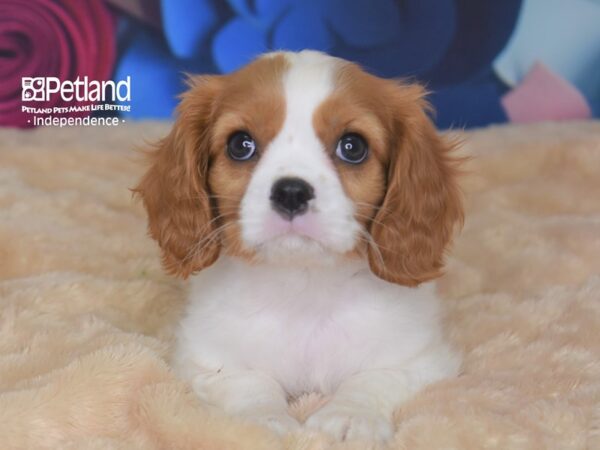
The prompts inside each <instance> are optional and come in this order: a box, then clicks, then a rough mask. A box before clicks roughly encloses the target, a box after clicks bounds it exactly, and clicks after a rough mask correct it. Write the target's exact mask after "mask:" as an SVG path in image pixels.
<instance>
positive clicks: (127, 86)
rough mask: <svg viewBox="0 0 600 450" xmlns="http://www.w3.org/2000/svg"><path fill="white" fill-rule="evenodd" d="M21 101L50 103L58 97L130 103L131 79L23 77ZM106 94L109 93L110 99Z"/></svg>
mask: <svg viewBox="0 0 600 450" xmlns="http://www.w3.org/2000/svg"><path fill="white" fill-rule="evenodd" d="M21 88H22V91H21V100H23V101H24V102H33V101H45V102H47V101H50V99H51V98H52V96H53V95H55V94H58V95H60V97H61V99H62V100H63V101H65V102H70V101H78V102H105V101H113V102H114V101H116V100H118V101H120V102H129V101H131V77H127V79H126V80H121V81H119V82H118V83H115V82H114V81H113V80H107V81H97V80H92V81H90V80H88V77H87V76H86V77H83V80H81V79H79V77H77V79H76V80H75V81H70V80H64V81H60V80H59V79H58V78H56V77H23V78H22V79H21ZM107 93H110V98H109V97H108V95H107Z"/></svg>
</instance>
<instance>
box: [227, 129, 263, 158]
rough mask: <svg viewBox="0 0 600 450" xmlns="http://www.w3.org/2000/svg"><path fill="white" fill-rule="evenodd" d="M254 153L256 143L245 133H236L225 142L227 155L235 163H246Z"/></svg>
mask: <svg viewBox="0 0 600 450" xmlns="http://www.w3.org/2000/svg"><path fill="white" fill-rule="evenodd" d="M255 153H256V142H255V141H254V139H252V136H250V135H249V134H248V133H246V132H245V131H236V132H235V133H233V134H232V135H231V136H230V137H229V140H228V141H227V154H228V155H229V157H230V158H231V159H234V160H236V161H246V160H248V159H250V158H252V156H254V154H255Z"/></svg>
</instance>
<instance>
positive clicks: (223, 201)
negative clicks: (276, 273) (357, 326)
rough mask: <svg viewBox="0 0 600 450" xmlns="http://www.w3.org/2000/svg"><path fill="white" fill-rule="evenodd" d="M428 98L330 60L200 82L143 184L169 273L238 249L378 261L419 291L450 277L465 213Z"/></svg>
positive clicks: (281, 59) (273, 258) (277, 256)
mask: <svg viewBox="0 0 600 450" xmlns="http://www.w3.org/2000/svg"><path fill="white" fill-rule="evenodd" d="M422 95H423V92H422V89H421V88H420V87H418V86H414V85H410V86H402V85H398V84H397V83H394V82H392V81H389V80H382V79H379V78H376V77H374V76H371V75H369V74H367V73H365V72H363V71H362V70H360V69H359V68H358V67H357V66H355V65H353V64H350V63H348V62H345V61H343V60H339V59H336V58H332V57H329V56H326V55H323V54H321V53H317V52H301V53H274V54H270V55H266V56H263V57H262V58H259V59H258V60H256V61H254V62H253V63H251V64H249V65H248V66H246V67H245V68H243V69H241V70H239V71H238V72H235V73H233V74H230V75H224V76H211V77H200V78H196V79H193V80H192V82H191V89H190V90H189V91H188V92H187V93H186V94H184V96H183V99H182V102H181V104H180V106H179V117H178V119H177V122H176V124H175V126H174V128H173V130H172V132H171V134H170V135H169V136H168V137H167V138H166V139H164V140H163V141H162V142H160V143H159V144H158V146H157V149H156V151H155V152H154V153H152V155H151V157H152V166H151V168H150V169H149V171H148V172H147V173H146V175H145V176H144V178H143V179H142V181H141V182H140V184H139V186H138V187H137V188H136V191H137V192H138V193H139V194H140V195H141V196H142V198H143V200H144V204H145V206H146V208H147V210H148V213H149V218H150V222H149V230H150V233H151V235H152V236H153V237H154V238H155V239H157V240H158V242H159V244H160V246H161V248H162V250H163V259H164V264H165V267H166V268H167V270H169V271H170V272H172V273H175V274H179V275H182V276H184V277H185V276H187V275H189V274H190V273H192V272H194V271H198V270H201V269H202V268H203V267H206V266H208V265H210V264H212V263H213V262H214V261H215V260H216V258H217V257H218V255H219V253H220V252H224V253H227V254H230V255H233V256H237V257H241V258H246V259H248V260H250V261H267V262H271V263H276V264H280V263H285V264H289V263H292V264H295V263H297V264H304V265H305V264H318V263H321V262H322V261H326V260H337V259H339V258H356V257H367V258H368V259H369V262H370V265H371V268H372V270H373V272H374V273H375V274H376V275H378V276H380V277H381V278H383V279H386V280H388V281H392V282H396V283H400V284H405V285H416V284H418V283H419V282H422V281H425V280H428V279H431V278H433V277H435V276H437V275H438V274H439V271H440V269H441V266H442V257H443V251H444V247H445V246H446V245H447V243H448V241H449V239H450V237H451V233H452V228H453V225H454V223H455V222H456V221H459V220H460V219H461V218H462V208H461V202H460V198H459V195H458V189H457V187H456V184H455V168H454V162H453V160H452V159H451V157H450V155H449V151H450V150H451V147H450V146H449V145H448V144H447V143H445V142H444V141H442V140H441V138H440V137H438V135H437V134H436V132H435V130H434V128H433V126H432V124H431V123H430V121H429V119H428V118H427V116H426V114H425V112H424V111H423V108H424V106H425V104H424V102H423V100H422Z"/></svg>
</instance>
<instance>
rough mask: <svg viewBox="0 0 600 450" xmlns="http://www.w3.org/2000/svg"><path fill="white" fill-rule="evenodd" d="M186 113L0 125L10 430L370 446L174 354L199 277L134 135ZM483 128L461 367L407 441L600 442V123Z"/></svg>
mask: <svg viewBox="0 0 600 450" xmlns="http://www.w3.org/2000/svg"><path fill="white" fill-rule="evenodd" d="M167 130H168V124H160V123H140V124H126V125H123V126H119V127H118V128H115V129H111V130H106V129H100V128H95V129H93V128H88V129H62V130H61V129H56V128H53V129H39V130H35V131H14V130H1V132H0V301H1V303H0V305H1V306H0V308H1V309H0V442H1V444H0V447H1V448H2V449H44V448H51V449H128V450H132V449H207V450H219V449H252V450H254V449H280V448H284V449H294V450H310V449H315V450H316V449H351V448H355V449H361V450H364V449H366V448H370V447H371V446H370V444H367V443H347V444H339V443H335V442H331V441H330V440H329V439H328V438H327V437H326V436H322V435H317V434H309V433H308V432H300V433H298V434H294V435H289V436H286V437H284V438H281V437H279V436H277V435H275V434H273V433H271V432H270V431H269V430H268V429H265V428H262V427H260V426H256V425H253V424H249V423H244V422H242V421H240V420H238V419H236V418H231V417H227V416H224V415H222V414H220V413H219V412H218V411H214V410H213V409H211V408H210V407H208V406H206V405H203V404H202V403H200V402H199V401H198V400H197V399H196V398H195V396H194V394H193V393H192V392H191V390H190V388H189V386H188V385H186V384H185V383H184V382H182V381H180V380H178V379H177V378H176V377H175V376H174V375H173V373H172V372H171V371H170V369H169V366H168V364H167V361H168V357H169V351H170V346H171V345H172V331H173V326H174V324H176V323H177V320H178V317H179V314H180V312H181V308H182V305H183V303H184V301H185V292H186V286H185V283H182V282H180V281H176V280H173V279H170V278H169V277H167V276H165V275H164V274H163V273H162V271H161V268H160V265H159V255H158V250H157V247H156V245H155V244H154V242H152V241H151V240H150V239H149V238H148V237H147V236H146V230H145V225H146V222H145V215H144V213H143V211H142V208H141V206H140V205H139V204H136V203H135V202H133V201H132V198H131V193H130V192H129V191H128V188H129V187H131V186H133V185H134V184H135V182H136V180H137V179H138V177H139V175H140V174H141V172H142V170H143V169H142V166H141V165H140V164H139V161H138V159H139V158H138V156H136V154H135V152H134V151H133V150H132V149H133V147H134V145H136V144H141V143H142V142H143V139H144V138H145V139H149V140H152V139H155V138H157V137H158V136H160V135H162V134H165V133H166V131H167ZM464 138H465V140H466V142H465V146H464V149H463V152H465V153H466V154H469V155H473V158H472V159H471V161H470V162H469V164H468V167H467V169H468V174H467V175H465V178H464V180H463V181H464V182H463V185H464V191H465V195H466V199H467V220H466V223H465V226H464V229H463V231H462V234H461V235H460V237H459V238H458V239H457V241H456V243H455V245H454V248H453V251H452V254H451V257H450V258H449V261H448V263H449V264H448V271H447V275H446V276H445V277H444V278H442V279H441V280H440V281H439V284H438V285H439V291H440V294H441V295H442V297H443V298H444V299H445V302H444V304H445V306H446V308H447V332H448V336H449V339H451V340H452V341H453V342H454V343H455V344H456V345H457V346H458V347H459V348H460V349H461V350H462V351H463V352H464V354H465V359H464V365H463V368H462V374H461V376H460V377H458V378H456V379H452V380H448V381H445V382H443V383H439V384H436V385H433V386H431V387H430V388H428V389H426V390H425V391H423V392H421V393H420V394H418V395H417V396H416V397H414V398H413V399H412V400H411V401H409V402H408V403H406V404H404V405H402V406H401V408H399V409H398V411H397V414H396V415H395V423H396V426H397V431H396V434H395V437H394V439H393V442H391V443H390V448H393V449H410V450H418V449H428V450H430V449H484V448H485V449H542V448H544V449H561V450H570V449H584V448H589V449H597V448H600V277H599V276H598V274H600V123H593V122H592V123H573V124H564V125H557V124H541V125H535V126H527V127H516V126H510V127H499V128H489V129H486V130H481V131H476V132H472V133H469V134H465V135H464ZM319 401H321V400H320V399H319V398H317V397H316V396H307V397H304V398H301V399H299V400H297V401H296V402H295V403H294V404H292V406H291V408H292V410H293V413H294V414H296V415H297V416H299V417H303V416H305V415H306V414H307V413H308V412H310V411H311V410H312V409H314V408H315V407H316V406H318V403H319Z"/></svg>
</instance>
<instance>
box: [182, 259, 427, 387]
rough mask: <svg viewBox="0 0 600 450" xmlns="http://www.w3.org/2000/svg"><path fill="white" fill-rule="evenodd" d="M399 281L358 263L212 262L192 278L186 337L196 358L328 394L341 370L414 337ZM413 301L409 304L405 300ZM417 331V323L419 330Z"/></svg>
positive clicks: (372, 360)
mask: <svg viewBox="0 0 600 450" xmlns="http://www.w3.org/2000/svg"><path fill="white" fill-rule="evenodd" d="M403 289H404V288H401V287H399V286H395V285H391V284H389V283H385V282H381V281H380V280H378V279H376V278H375V277H373V276H372V274H371V273H370V272H369V271H368V269H367V270H363V269H361V268H356V267H350V268H339V267H334V268H329V269H319V270H315V271H306V270H305V271H302V270H299V271H294V270H292V271H286V270H283V269H272V270H270V271H268V272H267V271H256V270H255V269H254V268H247V269H246V268H244V269H243V270H242V269H241V268H239V267H237V266H235V265H234V266H227V267H223V266H217V267H215V270H214V271H213V273H212V274H211V273H210V272H207V273H206V274H204V273H203V274H202V277H200V278H198V279H196V280H194V284H193V286H192V292H191V303H190V308H189V310H188V317H187V319H186V320H185V321H184V323H183V328H184V329H187V330H188V331H187V334H188V335H192V334H194V335H195V336H196V339H195V342H194V344H193V345H194V350H193V353H194V354H195V358H196V359H199V360H200V361H198V363H199V365H202V363H203V361H202V359H203V358H204V357H205V355H209V356H210V359H212V360H215V363H217V364H223V365H232V366H237V367H241V368H250V369H257V370H261V371H264V372H266V373H269V374H271V375H272V376H273V377H275V378H276V379H277V380H278V381H279V382H280V383H281V384H282V385H283V386H284V387H285V388H286V390H287V391H288V392H290V393H298V392H302V391H307V390H319V391H322V392H330V391H332V390H333V389H335V387H336V386H337V384H338V383H339V381H340V380H342V379H344V378H345V377H347V376H348V375H350V374H352V373H355V372H357V371H359V370H361V369H364V368H368V367H372V366H373V365H374V364H376V363H378V362H381V361H383V359H384V358H387V357H389V356H390V355H391V353H393V355H391V356H392V357H393V358H398V359H400V358H403V357H404V356H406V355H403V351H402V346H401V345H400V346H399V347H398V348H397V349H394V350H393V351H392V352H390V345H389V344H390V343H393V342H398V343H400V342H406V340H412V339H414V337H415V336H416V334H415V333H414V331H411V330H416V329H417V328H415V327H414V325H415V324H414V323H413V322H415V319H417V322H419V321H421V320H419V316H420V317H421V319H422V318H424V316H423V314H421V313H419V311H418V308H420V307H421V306H422V305H423V302H422V301H421V302H419V300H416V299H415V303H414V304H415V305H421V306H419V307H418V308H417V310H415V309H414V308H413V307H408V306H407V307H403V306H402V305H403V304H407V302H406V299H403V298H402V297H403V296H404V295H406V294H405V293H404V294H403V292H404V291H403ZM411 304H412V302H411ZM418 328H420V326H419V327H418Z"/></svg>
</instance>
